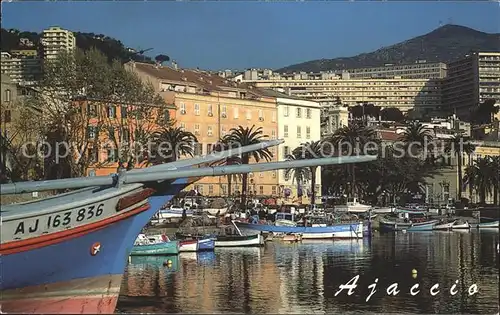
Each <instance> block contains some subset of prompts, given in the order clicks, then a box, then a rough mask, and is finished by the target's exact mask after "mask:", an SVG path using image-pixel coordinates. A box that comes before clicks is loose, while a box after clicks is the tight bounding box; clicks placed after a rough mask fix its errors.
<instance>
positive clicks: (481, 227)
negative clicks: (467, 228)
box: [477, 221, 500, 229]
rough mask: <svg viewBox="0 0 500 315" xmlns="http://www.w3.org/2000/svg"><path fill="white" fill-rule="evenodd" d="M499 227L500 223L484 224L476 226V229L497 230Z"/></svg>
mask: <svg viewBox="0 0 500 315" xmlns="http://www.w3.org/2000/svg"><path fill="white" fill-rule="evenodd" d="M499 226H500V221H493V222H484V223H479V224H478V225H477V228H478V229H498V228H499Z"/></svg>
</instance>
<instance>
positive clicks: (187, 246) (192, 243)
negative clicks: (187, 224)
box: [174, 240, 198, 253]
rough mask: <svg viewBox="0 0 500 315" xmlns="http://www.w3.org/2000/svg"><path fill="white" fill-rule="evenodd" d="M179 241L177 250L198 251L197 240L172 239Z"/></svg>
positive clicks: (181, 251)
mask: <svg viewBox="0 0 500 315" xmlns="http://www.w3.org/2000/svg"><path fill="white" fill-rule="evenodd" d="M174 242H176V243H179V252H180V253H183V252H197V251H198V240H182V241H174Z"/></svg>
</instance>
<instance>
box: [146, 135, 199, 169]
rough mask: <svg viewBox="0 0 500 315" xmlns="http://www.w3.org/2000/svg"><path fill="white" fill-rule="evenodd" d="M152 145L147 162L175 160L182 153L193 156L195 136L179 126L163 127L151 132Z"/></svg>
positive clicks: (157, 162) (156, 162)
mask: <svg viewBox="0 0 500 315" xmlns="http://www.w3.org/2000/svg"><path fill="white" fill-rule="evenodd" d="M152 138H153V141H154V147H153V148H152V152H150V153H151V155H150V157H149V159H148V160H149V163H152V164H161V163H166V162H167V163H168V162H173V161H177V159H178V158H179V157H180V156H182V155H189V156H193V154H194V148H193V144H194V143H196V142H198V140H197V139H196V136H195V135H193V134H192V133H191V132H189V131H185V130H184V129H183V128H180V127H166V128H165V127H164V128H162V129H161V130H159V131H157V132H155V133H154V134H153V137H152Z"/></svg>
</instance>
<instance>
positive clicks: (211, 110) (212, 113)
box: [208, 104, 214, 116]
mask: <svg viewBox="0 0 500 315" xmlns="http://www.w3.org/2000/svg"><path fill="white" fill-rule="evenodd" d="M213 115H214V112H213V107H212V104H208V116H213Z"/></svg>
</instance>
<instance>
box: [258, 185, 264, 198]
mask: <svg viewBox="0 0 500 315" xmlns="http://www.w3.org/2000/svg"><path fill="white" fill-rule="evenodd" d="M259 194H260V195H261V196H262V195H264V186H259Z"/></svg>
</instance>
